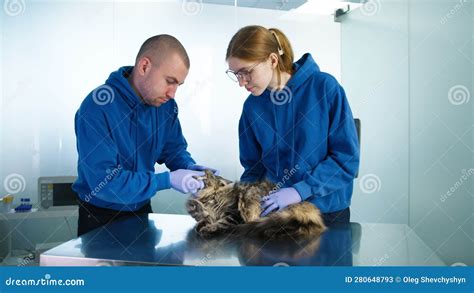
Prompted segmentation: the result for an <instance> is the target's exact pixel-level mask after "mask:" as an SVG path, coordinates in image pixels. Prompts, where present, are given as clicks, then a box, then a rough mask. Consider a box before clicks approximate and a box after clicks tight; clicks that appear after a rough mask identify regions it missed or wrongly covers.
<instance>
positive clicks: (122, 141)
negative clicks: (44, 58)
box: [73, 35, 216, 236]
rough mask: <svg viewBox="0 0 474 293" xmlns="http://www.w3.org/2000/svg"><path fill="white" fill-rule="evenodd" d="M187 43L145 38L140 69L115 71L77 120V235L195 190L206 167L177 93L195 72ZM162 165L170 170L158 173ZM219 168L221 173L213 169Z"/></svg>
mask: <svg viewBox="0 0 474 293" xmlns="http://www.w3.org/2000/svg"><path fill="white" fill-rule="evenodd" d="M189 67H190V63H189V57H188V54H187V53H186V50H185V49H184V47H183V45H182V44H181V43H180V42H179V41H178V40H177V39H176V38H174V37H172V36H170V35H158V36H154V37H151V38H149V39H148V40H146V41H145V42H144V43H143V45H142V46H141V48H140V51H139V52H138V55H137V58H136V61H135V66H133V67H132V66H125V67H121V68H119V69H118V70H117V71H115V72H112V73H111V74H110V76H109V78H108V79H107V80H106V81H105V84H103V85H101V86H99V87H98V88H96V89H95V90H93V91H92V92H91V93H89V95H87V97H86V98H85V99H84V101H83V102H82V104H81V106H80V108H79V110H78V111H77V113H76V116H75V132H76V137H77V151H78V154H79V158H78V178H77V181H76V182H75V183H74V184H73V189H74V191H75V192H76V193H77V194H78V201H79V225H78V236H80V235H82V234H84V233H87V232H88V231H90V230H93V229H95V228H98V227H101V226H106V225H107V224H109V223H110V222H112V221H115V220H118V219H121V218H124V217H130V216H138V215H141V214H147V213H152V209H151V205H150V199H151V197H153V196H154V195H155V194H156V192H158V191H160V190H164V189H169V188H173V189H175V190H177V191H180V192H182V193H188V192H190V193H195V192H197V190H199V188H202V187H203V182H202V181H201V180H200V179H197V178H196V177H198V176H201V175H203V172H202V171H203V170H204V169H211V168H207V167H204V166H201V165H196V162H195V161H194V160H193V159H192V157H191V155H190V153H189V152H188V151H187V150H186V149H187V143H186V140H185V138H184V136H183V134H182V131H181V125H180V123H179V119H178V107H177V105H176V102H175V101H174V97H175V93H176V90H177V88H178V86H180V85H181V84H183V82H184V80H185V78H186V76H187V75H188V72H189ZM155 163H158V164H165V165H166V166H167V167H168V168H169V169H170V172H163V173H155V171H154V170H155V168H154V166H155ZM211 170H213V171H216V170H214V169H211Z"/></svg>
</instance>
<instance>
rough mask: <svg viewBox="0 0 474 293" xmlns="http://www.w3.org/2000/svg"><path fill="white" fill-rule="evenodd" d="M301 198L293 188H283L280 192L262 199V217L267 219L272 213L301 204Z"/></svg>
mask: <svg viewBox="0 0 474 293" xmlns="http://www.w3.org/2000/svg"><path fill="white" fill-rule="evenodd" d="M301 201H302V199H301V196H300V194H299V193H298V191H296V189H294V188H293V187H287V188H281V189H280V190H278V191H276V192H274V193H271V194H269V195H266V196H264V197H263V198H262V201H261V203H260V205H261V207H262V210H263V212H262V214H261V215H260V216H261V217H265V216H266V215H268V214H269V213H271V212H272V211H278V210H281V209H284V208H285V207H287V206H289V205H290V204H295V203H299V202H301Z"/></svg>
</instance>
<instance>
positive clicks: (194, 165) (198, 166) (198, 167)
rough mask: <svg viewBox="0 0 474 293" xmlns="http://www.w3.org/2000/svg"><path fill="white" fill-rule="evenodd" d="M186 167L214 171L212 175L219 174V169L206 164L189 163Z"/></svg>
mask: <svg viewBox="0 0 474 293" xmlns="http://www.w3.org/2000/svg"><path fill="white" fill-rule="evenodd" d="M187 169H189V170H194V171H204V170H210V171H211V172H212V173H214V175H219V170H217V169H214V168H210V167H206V166H203V165H197V164H190V165H189V166H188V168H187Z"/></svg>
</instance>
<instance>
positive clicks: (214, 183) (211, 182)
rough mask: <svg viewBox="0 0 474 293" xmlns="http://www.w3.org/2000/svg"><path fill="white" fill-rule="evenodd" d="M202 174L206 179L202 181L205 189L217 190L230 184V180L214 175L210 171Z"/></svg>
mask: <svg viewBox="0 0 474 293" xmlns="http://www.w3.org/2000/svg"><path fill="white" fill-rule="evenodd" d="M204 173H205V175H206V178H205V179H204V185H206V187H214V188H219V187H222V186H226V185H229V184H231V183H232V181H230V180H227V179H225V178H223V177H221V176H217V175H214V173H212V171H210V170H205V171H204Z"/></svg>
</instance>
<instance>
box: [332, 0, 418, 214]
mask: <svg viewBox="0 0 474 293" xmlns="http://www.w3.org/2000/svg"><path fill="white" fill-rule="evenodd" d="M377 3H378V2H375V4H374V5H373V6H367V8H364V9H358V10H355V11H353V12H352V13H350V14H349V15H348V17H346V18H344V19H343V21H342V26H341V38H342V40H341V46H342V48H341V54H342V57H341V64H342V83H343V85H344V87H345V89H346V92H347V95H348V99H349V102H350V103H351V107H352V110H353V112H354V117H358V118H360V119H361V124H362V127H361V128H362V131H361V163H360V170H359V178H358V179H357V180H356V181H355V184H354V194H353V199H352V208H351V214H352V217H351V219H352V220H353V221H356V222H386V223H407V222H408V177H407V170H408V162H409V161H408V160H409V157H408V135H409V130H408V125H409V124H408V119H409V117H408V103H409V99H408V79H407V69H408V58H407V55H408V42H407V41H408V27H407V5H406V2H405V1H403V2H400V1H385V2H383V5H379V4H377ZM369 8H370V9H369Z"/></svg>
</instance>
